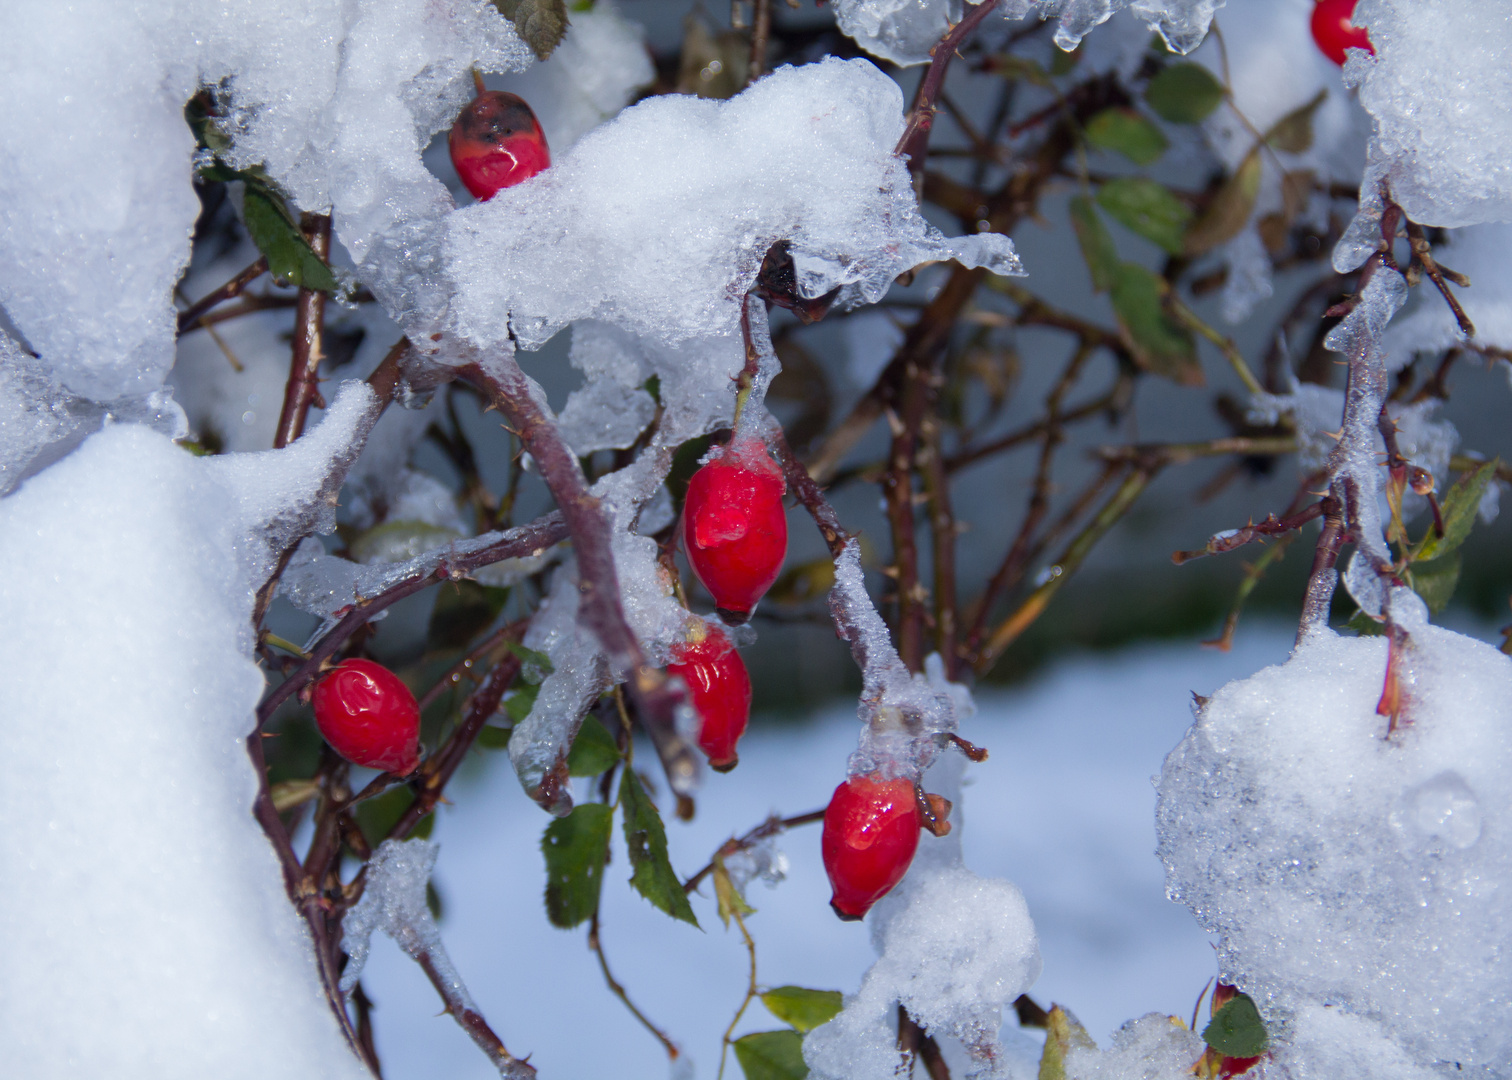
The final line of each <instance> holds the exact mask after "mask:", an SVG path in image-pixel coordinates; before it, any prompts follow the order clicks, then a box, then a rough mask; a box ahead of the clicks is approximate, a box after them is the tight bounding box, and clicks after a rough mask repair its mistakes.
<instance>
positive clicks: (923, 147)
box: [893, 0, 997, 176]
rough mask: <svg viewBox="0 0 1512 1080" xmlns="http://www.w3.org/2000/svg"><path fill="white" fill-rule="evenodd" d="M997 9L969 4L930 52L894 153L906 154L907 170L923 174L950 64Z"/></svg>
mask: <svg viewBox="0 0 1512 1080" xmlns="http://www.w3.org/2000/svg"><path fill="white" fill-rule="evenodd" d="M995 7H997V0H983V2H982V3H980V4H968V5H966V12H965V14H964V15H963V16H962V18H961V21H960V22H958V23H956V24H955V25H954V26H952V27H951V28H950V32H949V33H947V34H946V35H945V36H944V37H942V38H941V39H940V40H939V42H937V43H936V44H935V47H934V48H933V49H931V50H930V61H929V69H928V70H927V71H925V72H924V78H923V79H922V80H920V82H919V90H918V93H916V94H915V95H914V101H913V108H912V109H911V110H910V112H909V114H908V126H907V127H905V128H904V129H903V135H902V137H901V138H900V139H899V140H898V145H897V147H896V148H895V149H894V150H893V153H895V154H897V155H898V156H899V157H902V156H904V155H907V157H908V171H909V172H910V173H913V174H914V175H916V176H917V175H918V174H919V173H921V172H923V170H924V159H925V158H926V157H928V154H929V134H930V131H931V129H932V128H933V127H934V115H935V101H936V99H937V98H938V97H939V96H940V90H941V89H942V88H943V87H944V86H945V75H946V73H947V72H948V71H949V70H950V62H951V61H952V60H953V59H955V54H956V50H957V49H959V48H960V47H961V46H962V45H964V44H965V43H966V39H967V38H969V37H971V35H972V34H973V33H975V32H976V28H977V27H978V26H979V25H981V22H982V20H983V19H985V18H986V17H987V16H988V15H990V14H991V13H992V9H993V8H995Z"/></svg>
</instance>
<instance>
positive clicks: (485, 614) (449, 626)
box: [379, 526, 509, 649]
mask: <svg viewBox="0 0 1512 1080" xmlns="http://www.w3.org/2000/svg"><path fill="white" fill-rule="evenodd" d="M382 527H383V526H379V528H382ZM416 554H419V552H417V553H416ZM508 598H509V590H508V589H496V588H491V587H489V586H487V585H479V584H478V583H477V582H476V581H468V580H467V579H466V578H463V579H462V580H460V581H453V582H449V583H447V584H444V585H442V587H441V590H440V592H439V593H437V595H436V606H435V607H434V608H433V609H432V610H431V618H430V629H429V631H428V635H427V643H428V644H429V646H430V647H431V648H432V649H459V648H461V647H462V646H464V645H466V644H467V643H468V642H469V641H471V640H472V639H473V638H474V637H475V636H476V635H477V634H479V633H481V632H482V631H483V630H484V629H485V628H487V626H488V625H489V624H490V623H492V622H493V621H494V619H495V618H497V617H498V614H499V612H501V611H503V610H504V601H505V600H507V599H508Z"/></svg>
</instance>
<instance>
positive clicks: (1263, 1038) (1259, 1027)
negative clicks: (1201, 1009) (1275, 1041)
mask: <svg viewBox="0 0 1512 1080" xmlns="http://www.w3.org/2000/svg"><path fill="white" fill-rule="evenodd" d="M1202 1040H1203V1042H1205V1043H1207V1044H1208V1045H1209V1046H1211V1047H1212V1048H1213V1049H1214V1050H1216V1051H1218V1052H1219V1053H1220V1054H1223V1055H1224V1056H1225V1057H1236V1058H1250V1057H1259V1056H1260V1055H1261V1054H1263V1053H1265V1048H1266V1047H1267V1046H1269V1045H1270V1036H1269V1035H1267V1034H1266V1032H1265V1021H1264V1020H1261V1019H1260V1010H1259V1009H1257V1008H1255V1003H1254V1001H1252V1000H1251V999H1250V996H1249V995H1248V994H1235V995H1234V996H1233V997H1232V998H1230V999H1229V1000H1228V1001H1226V1002H1225V1003H1224V1005H1223V1007H1222V1008H1221V1009H1219V1010H1218V1011H1217V1012H1216V1013H1214V1014H1213V1019H1212V1020H1210V1021H1208V1026H1207V1027H1205V1028H1203V1029H1202Z"/></svg>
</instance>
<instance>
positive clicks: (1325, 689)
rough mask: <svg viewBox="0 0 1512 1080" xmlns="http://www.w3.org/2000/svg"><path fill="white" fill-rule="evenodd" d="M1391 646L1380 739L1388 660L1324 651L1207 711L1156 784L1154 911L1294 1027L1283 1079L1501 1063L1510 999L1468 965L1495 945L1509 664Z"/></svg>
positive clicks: (1509, 751) (1511, 724) (1508, 854)
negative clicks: (1398, 653)
mask: <svg viewBox="0 0 1512 1080" xmlns="http://www.w3.org/2000/svg"><path fill="white" fill-rule="evenodd" d="M1394 608H1395V610H1396V611H1397V612H1398V614H1399V618H1400V615H1401V613H1402V605H1400V604H1398V605H1395V606H1394ZM1408 632H1409V636H1410V645H1409V647H1408V650H1407V652H1406V664H1407V671H1408V674H1407V676H1406V687H1407V690H1406V693H1407V698H1408V702H1409V703H1408V705H1407V708H1406V717H1405V718H1406V722H1407V727H1406V729H1405V730H1404V731H1403V732H1402V733H1400V734H1399V735H1397V736H1395V737H1393V738H1390V739H1388V738H1386V737H1385V736H1386V718H1384V717H1382V716H1380V715H1378V714H1377V711H1376V705H1377V702H1378V700H1379V699H1380V696H1381V690H1382V683H1383V676H1384V672H1385V666H1386V639H1385V638H1380V637H1373V638H1341V637H1337V636H1335V635H1334V634H1332V633H1330V632H1326V631H1324V632H1320V633H1318V634H1315V635H1313V636H1311V637H1309V638H1308V639H1307V640H1305V641H1304V642H1303V643H1302V645H1301V646H1300V647H1299V648H1298V650H1297V651H1296V653H1295V654H1294V655H1293V656H1292V658H1291V659H1290V660H1289V661H1288V662H1287V663H1285V664H1284V665H1280V666H1276V667H1270V668H1266V669H1264V670H1262V671H1261V672H1259V673H1258V674H1256V675H1254V676H1252V677H1251V678H1248V679H1244V680H1240V681H1236V682H1234V683H1230V684H1229V685H1228V686H1225V687H1224V688H1223V689H1221V690H1220V691H1218V693H1217V694H1216V695H1214V696H1213V697H1212V699H1211V700H1210V701H1208V703H1207V704H1206V706H1205V707H1203V708H1202V710H1201V711H1200V713H1199V715H1198V719H1197V722H1196V724H1194V725H1193V727H1192V730H1191V731H1190V732H1189V733H1188V735H1187V736H1186V738H1185V739H1184V740H1183V741H1182V743H1181V744H1180V746H1178V747H1177V749H1176V750H1175V751H1174V752H1173V753H1172V754H1171V756H1170V758H1169V759H1168V760H1167V762H1166V765H1165V769H1164V772H1163V774H1162V777H1161V780H1160V805H1159V810H1158V822H1159V828H1160V835H1161V848H1160V850H1161V856H1162V858H1163V859H1164V860H1165V863H1166V867H1167V873H1168V881H1169V887H1170V890H1171V893H1172V895H1173V897H1175V898H1177V899H1179V900H1181V901H1182V902H1184V903H1186V904H1187V905H1188V906H1190V907H1191V908H1192V910H1193V912H1194V913H1195V914H1196V915H1197V917H1198V919H1199V920H1200V921H1201V922H1202V923H1203V925H1204V926H1205V927H1207V928H1208V929H1210V930H1212V931H1214V932H1216V933H1218V934H1219V962H1220V968H1221V970H1222V973H1223V977H1224V978H1225V980H1227V981H1231V982H1234V983H1235V984H1237V985H1238V986H1240V987H1241V988H1242V989H1244V990H1245V991H1246V992H1247V993H1249V994H1251V995H1252V996H1254V997H1255V999H1256V1002H1257V1003H1258V1004H1259V1005H1260V1008H1261V1012H1262V1013H1263V1014H1265V1015H1266V1016H1267V1018H1269V1019H1275V1020H1283V1021H1288V1022H1291V1021H1293V1020H1295V1022H1296V1023H1297V1024H1298V1036H1297V1038H1296V1039H1295V1040H1292V1039H1290V1038H1289V1039H1288V1040H1287V1041H1286V1042H1285V1043H1284V1044H1283V1045H1284V1046H1285V1047H1286V1049H1283V1050H1282V1051H1281V1054H1282V1060H1283V1061H1285V1062H1287V1063H1288V1066H1289V1067H1291V1066H1294V1067H1295V1068H1296V1070H1297V1071H1296V1072H1295V1074H1294V1075H1298V1076H1313V1075H1349V1076H1353V1075H1360V1076H1365V1075H1370V1076H1374V1077H1377V1078H1380V1080H1386V1078H1391V1080H1397V1078H1399V1077H1400V1078H1406V1077H1419V1076H1422V1075H1425V1070H1426V1069H1427V1068H1438V1069H1442V1068H1446V1067H1447V1068H1449V1069H1451V1070H1453V1069H1455V1068H1456V1067H1457V1066H1456V1065H1455V1064H1450V1063H1458V1067H1462V1068H1463V1070H1464V1072H1465V1074H1466V1075H1477V1076H1479V1075H1485V1076H1491V1075H1502V1071H1501V1070H1503V1069H1504V1068H1505V1066H1506V1063H1507V1062H1508V1061H1509V1060H1512V1036H1509V1034H1508V1027H1507V1023H1506V1021H1507V1004H1506V1003H1507V1001H1508V1000H1509V994H1512V983H1509V981H1508V975H1507V972H1506V971H1505V969H1504V968H1503V967H1502V966H1501V965H1499V964H1497V963H1495V962H1494V961H1492V962H1489V963H1488V958H1491V957H1495V956H1497V955H1499V954H1500V953H1502V952H1504V951H1505V950H1506V948H1507V946H1508V941H1509V934H1512V922H1509V919H1508V915H1507V905H1506V890H1507V889H1508V887H1509V886H1512V846H1509V842H1508V836H1509V835H1512V831H1509V828H1508V823H1507V820H1506V815H1507V810H1506V808H1507V807H1508V805H1509V804H1512V803H1509V795H1512V792H1509V790H1508V783H1509V779H1508V778H1509V777H1512V738H1509V736H1508V731H1509V730H1512V714H1509V705H1508V702H1509V701H1512V659H1509V658H1507V657H1506V656H1503V655H1501V654H1500V653H1498V652H1497V651H1496V650H1495V649H1493V648H1491V647H1490V646H1488V645H1485V644H1483V643H1481V642H1478V641H1475V640H1473V639H1470V638H1466V637H1464V636H1462V635H1459V634H1456V633H1453V632H1451V631H1448V630H1443V629H1440V628H1437V627H1432V626H1428V625H1426V623H1417V622H1413V623H1410V624H1409V628H1408ZM1319 822H1327V829H1326V832H1320V830H1319V828H1318V823H1319ZM1325 1007H1326V1008H1325ZM1325 1045H1326V1046H1328V1047H1329V1050H1328V1052H1327V1053H1321V1052H1319V1048H1320V1047H1323V1046H1325ZM1315 1055H1316V1056H1315ZM1349 1058H1354V1059H1356V1060H1355V1063H1353V1064H1351V1065H1350V1066H1349V1071H1347V1072H1345V1073H1341V1074H1335V1073H1333V1072H1331V1071H1329V1062H1331V1061H1343V1060H1347V1059H1349ZM1372 1069H1373V1070H1374V1071H1372ZM1314 1070H1318V1071H1316V1072H1315V1071H1314Z"/></svg>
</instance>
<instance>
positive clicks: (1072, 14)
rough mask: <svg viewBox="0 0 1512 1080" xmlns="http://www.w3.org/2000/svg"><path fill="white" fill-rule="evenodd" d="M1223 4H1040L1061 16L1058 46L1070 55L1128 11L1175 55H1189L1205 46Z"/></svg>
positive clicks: (1215, 0) (1070, 0) (1196, 0)
mask: <svg viewBox="0 0 1512 1080" xmlns="http://www.w3.org/2000/svg"><path fill="white" fill-rule="evenodd" d="M1223 3H1224V0H1132V3H1131V2H1130V0H1065V2H1064V3H1061V2H1059V0H1039V3H1038V5H1037V6H1038V8H1039V9H1040V10H1041V11H1042V17H1043V15H1044V14H1049V13H1050V12H1051V11H1058V12H1059V13H1060V26H1058V27H1056V30H1055V43H1056V44H1057V45H1059V46H1060V47H1061V48H1062V49H1065V50H1066V51H1067V52H1069V51H1071V50H1072V49H1074V48H1076V46H1077V45H1078V44H1080V43H1081V39H1082V38H1083V37H1085V36H1086V34H1087V32H1088V31H1089V30H1091V29H1092V28H1093V27H1095V26H1097V25H1099V24H1101V23H1104V22H1106V21H1107V20H1108V18H1109V17H1110V16H1111V15H1112V14H1113V13H1114V12H1115V11H1120V10H1122V9H1123V8H1125V7H1127V8H1128V9H1129V11H1130V13H1131V14H1134V15H1137V16H1138V17H1139V18H1141V19H1143V20H1144V22H1145V25H1147V26H1148V27H1149V28H1150V29H1151V30H1154V31H1155V32H1156V33H1158V34H1159V35H1160V36H1161V37H1162V38H1163V39H1164V40H1165V43H1166V44H1167V45H1168V46H1170V47H1171V49H1173V50H1174V51H1176V52H1179V53H1183V54H1185V53H1189V52H1191V51H1192V50H1193V49H1195V48H1196V47H1197V46H1198V45H1200V44H1201V43H1202V39H1203V37H1204V36H1206V34H1207V31H1208V24H1209V23H1211V22H1212V21H1213V12H1215V11H1216V10H1218V9H1219V8H1221V7H1222V6H1223Z"/></svg>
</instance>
